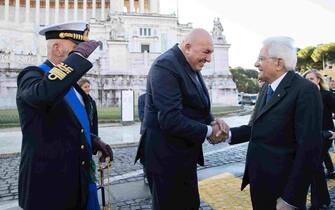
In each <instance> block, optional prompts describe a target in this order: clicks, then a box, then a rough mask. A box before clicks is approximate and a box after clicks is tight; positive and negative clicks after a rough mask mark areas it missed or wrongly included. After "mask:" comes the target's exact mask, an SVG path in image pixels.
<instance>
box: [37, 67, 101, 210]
mask: <svg viewBox="0 0 335 210" xmlns="http://www.w3.org/2000/svg"><path fill="white" fill-rule="evenodd" d="M39 68H40V69H41V70H43V71H44V72H45V73H47V72H49V71H50V69H51V68H50V67H49V66H48V65H46V64H41V65H40V66H39ZM65 100H66V102H67V103H68V104H69V106H70V107H71V109H72V111H73V113H74V114H75V116H76V117H77V119H78V120H79V122H80V124H81V126H82V127H83V128H84V133H85V139H86V143H87V145H88V152H89V157H90V161H93V160H92V142H91V131H90V123H89V120H88V117H87V112H86V110H85V107H84V106H83V105H82V104H81V102H80V100H79V99H78V97H77V95H76V93H75V90H74V87H71V89H70V90H69V92H67V94H66V95H65ZM86 209H87V210H100V206H99V202H98V192H97V185H96V184H95V183H94V182H93V181H92V178H91V177H90V181H89V185H88V200H87V208H86Z"/></svg>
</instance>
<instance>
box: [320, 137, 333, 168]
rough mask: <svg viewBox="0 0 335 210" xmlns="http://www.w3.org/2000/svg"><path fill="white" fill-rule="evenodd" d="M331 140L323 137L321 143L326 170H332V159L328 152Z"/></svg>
mask: <svg viewBox="0 0 335 210" xmlns="http://www.w3.org/2000/svg"><path fill="white" fill-rule="evenodd" d="M332 143H333V140H329V139H324V140H323V145H322V158H323V162H324V164H325V166H326V169H327V171H328V172H333V171H334V165H333V161H332V159H331V157H330V154H329V149H330V147H331V146H332Z"/></svg>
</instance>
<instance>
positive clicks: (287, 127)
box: [224, 37, 322, 210]
mask: <svg viewBox="0 0 335 210" xmlns="http://www.w3.org/2000/svg"><path fill="white" fill-rule="evenodd" d="M292 41H293V40H292V39H290V38H288V37H270V38H268V39H266V40H265V41H264V42H263V47H262V49H261V51H260V54H259V57H258V60H257V61H256V63H255V66H256V67H257V68H258V69H259V79H261V80H263V81H265V82H266V84H265V85H264V86H263V87H262V89H261V91H260V94H259V97H258V100H257V102H256V105H255V110H254V114H253V115H252V117H251V119H250V122H249V124H248V125H243V126H241V127H237V128H231V129H230V131H231V136H230V140H228V141H229V142H230V144H238V143H242V142H246V141H249V148H248V152H247V160H246V167H245V172H244V177H243V182H242V186H241V188H242V189H243V188H244V187H245V186H246V185H247V184H250V194H251V201H252V205H253V209H255V210H265V209H281V210H284V209H305V208H306V206H305V205H306V196H307V192H308V187H309V185H310V184H311V180H312V176H313V174H314V173H316V172H317V169H318V165H319V164H320V152H321V149H320V148H321V126H322V102H321V97H320V93H319V90H318V88H316V86H315V85H314V84H312V83H311V82H309V81H307V80H306V79H304V78H302V77H301V76H300V75H299V74H297V73H295V72H294V69H295V66H296V62H297V56H296V49H295V48H294V47H293V45H292ZM224 126H226V129H227V125H224Z"/></svg>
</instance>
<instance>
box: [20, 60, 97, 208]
mask: <svg viewBox="0 0 335 210" xmlns="http://www.w3.org/2000/svg"><path fill="white" fill-rule="evenodd" d="M45 63H46V64H47V65H49V66H50V67H51V68H52V67H53V65H52V64H51V63H50V62H49V61H47V62H45ZM63 63H65V64H67V65H68V66H69V67H71V68H72V69H73V71H72V72H70V73H69V72H68V73H67V75H66V76H65V77H64V78H63V79H62V80H60V79H56V80H50V79H49V78H48V74H44V72H43V71H42V70H41V69H40V68H39V67H37V66H30V67H27V68H25V69H24V70H22V71H21V72H20V74H19V76H18V79H17V86H18V90H17V96H16V100H17V108H18V112H19V116H20V124H21V129H22V134H23V139H22V148H21V163H20V171H19V205H20V206H21V207H22V208H24V209H25V210H39V209H51V210H59V209H72V208H73V209H74V208H76V209H86V200H87V190H88V178H89V164H88V163H89V160H90V157H89V153H88V150H87V148H88V145H87V143H86V140H85V136H84V131H83V128H82V126H81V124H80V123H79V121H78V120H77V118H76V117H75V115H74V113H73V112H72V110H71V108H70V106H69V105H68V104H67V102H66V101H65V99H64V95H65V94H66V93H67V92H68V90H69V88H70V87H71V86H75V87H76V89H77V91H78V92H81V93H82V96H83V99H84V102H85V103H86V105H87V98H86V94H84V93H83V92H82V90H81V88H80V87H79V86H78V85H77V80H78V79H80V78H81V77H82V76H83V75H84V74H85V73H86V72H87V71H88V70H89V69H90V68H91V67H92V64H91V63H90V62H89V61H87V60H86V59H84V58H82V57H81V56H79V55H77V54H71V55H70V56H69V57H68V58H67V59H66V60H65V61H64V62H63Z"/></svg>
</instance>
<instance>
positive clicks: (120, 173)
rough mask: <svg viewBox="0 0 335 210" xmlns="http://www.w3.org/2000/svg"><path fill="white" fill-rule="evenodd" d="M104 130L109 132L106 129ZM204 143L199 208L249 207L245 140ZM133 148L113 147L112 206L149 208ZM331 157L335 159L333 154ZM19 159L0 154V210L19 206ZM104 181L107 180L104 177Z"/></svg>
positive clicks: (333, 186)
mask: <svg viewBox="0 0 335 210" xmlns="http://www.w3.org/2000/svg"><path fill="white" fill-rule="evenodd" d="M230 120H231V122H230V124H232V125H233V126H236V125H238V124H241V123H244V122H245V121H247V120H248V117H236V118H233V119H230ZM135 129H137V127H136V128H135ZM135 129H134V130H135ZM105 131H106V132H108V129H107V128H106V130H105ZM109 132H110V131H109ZM0 133H1V131H0ZM6 135H7V134H6ZM106 135H107V133H106ZM108 135H110V134H109V133H108ZM0 139H1V138H0ZM0 146H1V147H4V146H6V145H4V144H2V145H1V142H0ZM203 147H204V153H205V166H204V167H199V168H198V177H199V190H200V196H201V206H200V209H202V210H209V209H226V210H235V209H243V210H244V209H251V203H250V197H249V191H248V188H247V189H245V190H244V191H242V192H241V191H240V185H241V177H242V175H243V170H244V164H245V155H246V149H247V144H241V145H235V146H228V145H227V144H218V145H215V146H213V145H210V144H208V143H205V144H204V145H203ZM136 149H137V147H136V146H127V147H116V148H113V150H114V157H115V160H114V161H113V165H112V170H111V173H110V176H109V181H110V183H111V185H110V191H111V192H110V200H111V202H112V209H113V210H114V209H120V210H126V209H127V210H132V209H151V199H150V194H149V189H148V187H147V185H145V184H144V182H143V171H142V167H141V165H140V164H134V157H135V154H136ZM333 158H334V159H335V155H333ZM19 161H20V157H19V154H10V155H4V154H0V210H2V209H3V210H18V209H19V208H18V207H17V205H18V204H17V196H18V190H17V188H18V185H17V177H18V167H19ZM105 174H106V171H105ZM105 183H107V178H106V177H105ZM328 184H329V190H330V193H331V198H332V205H331V206H330V207H329V208H328V209H335V205H334V204H335V180H330V181H329V182H328ZM106 191H107V189H106ZM177 205H178V204H176V206H177Z"/></svg>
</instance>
